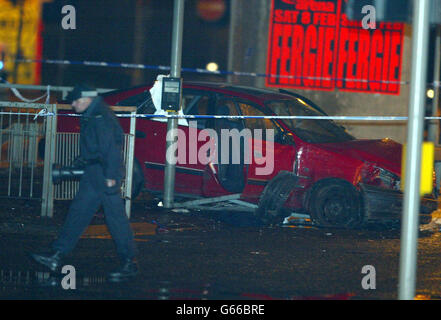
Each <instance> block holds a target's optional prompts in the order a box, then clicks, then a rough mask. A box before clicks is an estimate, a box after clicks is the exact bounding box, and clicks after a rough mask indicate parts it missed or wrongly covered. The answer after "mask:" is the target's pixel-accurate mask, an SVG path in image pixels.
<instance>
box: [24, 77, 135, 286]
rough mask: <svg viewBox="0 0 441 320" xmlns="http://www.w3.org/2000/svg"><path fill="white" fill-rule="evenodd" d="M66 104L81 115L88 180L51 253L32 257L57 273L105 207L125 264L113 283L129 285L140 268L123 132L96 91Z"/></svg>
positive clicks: (78, 90) (83, 91)
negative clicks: (126, 188) (124, 188)
mask: <svg viewBox="0 0 441 320" xmlns="http://www.w3.org/2000/svg"><path fill="white" fill-rule="evenodd" d="M67 100H68V101H69V103H71V104H72V107H73V109H74V110H75V112H76V113H79V114H81V118H80V128H81V129H80V157H81V160H82V162H83V163H84V164H85V167H84V175H83V176H82V178H81V181H80V185H79V190H78V193H77V195H76V196H75V199H74V200H73V202H72V204H71V206H70V208H69V212H68V216H67V219H66V221H65V223H64V226H63V227H62V229H61V231H60V233H59V236H58V238H57V239H56V240H55V241H54V242H53V243H52V245H51V248H50V249H49V250H48V253H34V254H32V257H33V258H34V259H35V260H36V261H37V262H39V263H41V264H43V265H45V266H46V267H48V268H49V269H51V270H52V271H56V270H57V269H58V268H59V267H60V262H61V259H62V258H63V256H65V255H66V254H67V253H69V252H70V251H72V250H73V249H74V247H75V245H76V243H77V241H78V239H79V238H80V236H81V234H82V233H83V232H84V230H85V229H86V227H87V226H88V225H89V223H90V221H91V220H92V218H93V216H94V214H95V212H96V211H97V210H98V209H99V207H100V205H102V206H103V209H104V215H105V220H106V224H107V226H108V228H109V231H110V233H111V235H112V238H113V240H114V242H115V244H116V249H117V253H118V256H119V257H120V259H121V262H122V264H121V268H120V269H118V270H117V271H115V272H112V273H110V274H109V280H110V281H114V282H118V281H123V280H127V279H129V278H132V277H134V276H135V275H136V274H137V273H138V268H137V264H136V262H135V260H134V258H135V251H136V248H135V243H134V239H133V232H132V230H131V228H130V224H129V220H128V218H127V215H126V213H125V209H124V203H123V200H122V198H121V179H122V178H123V161H122V155H123V154H122V148H123V130H122V128H121V126H120V124H119V121H118V119H117V118H116V116H115V114H114V113H113V111H112V110H111V109H110V108H109V106H108V105H107V104H106V103H105V102H104V101H103V99H102V98H101V97H99V96H97V92H96V91H95V89H93V88H92V87H90V86H87V85H78V86H76V87H75V88H74V90H73V91H72V92H71V93H70V94H69V95H68V97H67Z"/></svg>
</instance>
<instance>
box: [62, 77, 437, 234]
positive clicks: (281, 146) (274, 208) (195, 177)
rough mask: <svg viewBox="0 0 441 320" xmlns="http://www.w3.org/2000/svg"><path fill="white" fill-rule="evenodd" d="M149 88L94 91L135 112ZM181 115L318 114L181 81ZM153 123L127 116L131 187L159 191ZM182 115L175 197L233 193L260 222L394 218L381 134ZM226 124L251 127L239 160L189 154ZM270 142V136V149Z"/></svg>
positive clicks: (159, 144) (389, 148)
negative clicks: (372, 136) (131, 135)
mask: <svg viewBox="0 0 441 320" xmlns="http://www.w3.org/2000/svg"><path fill="white" fill-rule="evenodd" d="M149 89H150V87H149V86H139V87H135V88H131V89H127V90H118V91H112V92H109V93H106V94H104V95H103V97H104V99H105V100H106V102H107V103H109V104H110V105H120V106H137V107H138V112H139V113H141V114H152V113H154V112H155V108H154V106H153V104H152V102H151V101H152V99H151V95H150V92H149ZM183 112H184V114H185V115H199V116H204V115H227V114H228V115H244V116H323V115H324V114H325V113H324V112H323V111H322V110H321V109H320V108H319V107H317V106H316V105H314V104H313V103H312V102H311V101H309V100H307V99H306V98H304V97H302V96H300V95H297V94H294V93H289V92H285V91H283V92H276V91H270V90H262V89H255V88H249V87H241V86H234V85H230V84H221V83H205V82H204V83H196V82H184V85H183ZM158 120H159V119H153V118H138V120H137V124H136V142H135V157H136V160H135V168H134V178H133V186H134V190H135V193H137V192H139V191H140V190H141V188H145V189H146V190H148V191H150V192H157V193H161V192H162V191H163V189H164V168H165V155H166V150H165V149H166V142H165V139H166V132H167V123H166V122H164V121H158ZM163 120H164V119H163ZM77 121H78V120H77V119H72V118H64V117H61V119H60V121H59V131H75V130H77V129H75V128H76V127H77ZM187 121H188V122H190V121H192V122H191V123H190V125H189V126H188V125H179V129H180V134H182V137H181V136H180V137H179V140H178V149H177V150H178V153H179V154H180V155H179V159H178V163H177V165H176V180H175V194H176V197H180V196H183V197H192V198H203V197H205V198H206V197H219V196H224V195H229V194H240V200H242V201H246V202H247V203H253V204H256V205H257V206H258V209H257V210H256V214H257V215H258V216H259V217H260V218H261V219H262V221H264V222H266V223H275V222H279V221H282V219H283V218H284V217H286V216H288V215H289V212H293V211H295V212H297V213H304V214H308V215H310V217H311V219H312V221H313V222H315V223H316V224H318V225H321V226H338V227H355V226H359V225H361V224H363V223H366V222H370V221H376V220H396V219H399V218H400V215H401V208H402V198H403V197H402V193H401V192H400V191H399V190H400V172H401V150H402V146H401V144H399V143H396V142H394V141H392V140H390V139H382V140H357V139H355V138H354V137H353V136H351V135H350V134H348V133H347V132H346V131H345V129H344V128H343V127H342V126H340V125H338V124H336V123H334V122H333V121H330V120H299V119H288V120H287V119H262V118H246V119H233V118H229V119H212V118H211V117H206V118H204V117H199V118H197V119H194V120H191V119H187ZM121 122H122V125H123V127H125V128H128V125H129V124H128V120H127V119H124V118H122V119H121ZM233 129H237V130H238V131H239V132H242V130H244V129H250V131H251V132H252V136H251V137H250V136H247V138H245V139H244V140H242V145H240V147H237V146H236V149H234V150H231V149H229V150H230V151H231V153H232V154H233V155H236V156H237V159H240V160H239V161H236V162H234V161H226V162H225V163H224V162H223V161H218V162H219V163H216V162H209V163H206V162H207V161H200V159H199V157H196V155H198V156H200V155H201V154H202V155H205V153H207V156H209V155H208V154H209V153H210V151H213V150H212V149H209V148H208V147H207V141H208V140H207V139H208V138H207V135H206V134H205V135H204V134H202V133H204V130H205V132H206V131H207V130H208V131H209V132H216V133H219V134H221V133H222V130H227V132H228V131H231V130H233ZM256 129H269V130H271V129H272V130H273V131H272V132H273V133H274V134H273V135H272V136H270V135H269V134H268V135H267V136H265V132H269V131H263V135H262V134H261V135H257V134H255V133H256V132H258V130H257V131H256ZM210 130H211V131H210ZM200 134H202V136H203V137H202V138H201V136H200ZM204 137H205V138H206V139H204ZM270 139H273V141H274V144H273V148H271V141H270ZM245 140H247V142H246V143H247V144H246V145H247V148H251V153H250V154H251V155H252V156H251V161H250V159H249V158H247V159H245V158H246V156H245V155H244V153H246V152H244V150H246V148H245V149H244V148H242V146H243V143H244V142H243V141H245ZM222 141H223V140H222V139H218V141H217V142H216V148H219V149H218V150H219V154H220V148H221V145H222V144H225V142H222ZM268 146H269V147H268ZM267 147H268V148H267ZM248 156H249V154H248ZM196 158H198V159H196ZM191 160H193V161H191ZM229 160H231V156H230V158H229ZM246 160H248V161H246ZM264 160H265V161H267V162H266V163H265V161H264ZM270 161H272V163H269V162H270ZM259 169H260V170H259ZM432 203H433V202H427V203H424V205H423V206H422V208H423V210H424V211H425V212H430V211H431V210H433V209H434V207H433V205H432Z"/></svg>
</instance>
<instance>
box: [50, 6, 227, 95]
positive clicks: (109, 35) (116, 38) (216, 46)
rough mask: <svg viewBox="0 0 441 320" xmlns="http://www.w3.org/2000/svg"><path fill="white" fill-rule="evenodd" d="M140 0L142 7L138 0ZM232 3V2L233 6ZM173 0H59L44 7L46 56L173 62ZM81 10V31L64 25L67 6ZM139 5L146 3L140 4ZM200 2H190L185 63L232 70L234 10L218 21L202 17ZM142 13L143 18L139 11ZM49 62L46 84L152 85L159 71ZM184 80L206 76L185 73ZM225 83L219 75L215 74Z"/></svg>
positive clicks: (186, 29) (79, 12)
mask: <svg viewBox="0 0 441 320" xmlns="http://www.w3.org/2000/svg"><path fill="white" fill-rule="evenodd" d="M137 1H138V7H137V6H136V3H137ZM228 2H229V1H227V4H228ZM173 3H174V1H173V0H143V1H142V0H141V1H140V0H124V1H122V0H69V1H65V0H64V1H62V0H58V1H57V0H55V1H54V2H53V3H49V4H45V5H44V10H43V23H44V26H45V27H44V31H43V58H44V59H63V60H72V61H105V62H126V63H142V64H146V65H153V66H157V65H162V66H169V65H170V52H171V40H172V25H173V21H172V19H173ZM65 4H70V5H73V6H74V7H75V9H76V29H75V30H64V29H62V27H61V20H62V18H63V16H64V15H62V14H61V8H62V6H63V5H65ZM139 4H141V5H142V6H141V7H140V6H139ZM196 4H197V0H186V1H185V17H184V39H183V54H182V67H184V68H205V66H206V64H207V63H208V62H210V61H215V62H217V63H218V64H219V67H220V70H226V68H227V52H228V27H229V24H228V17H229V12H228V10H227V11H226V12H225V15H224V17H223V18H222V19H221V20H219V21H217V22H214V23H213V22H206V21H204V20H202V19H201V18H200V17H199V16H198V15H197V10H196ZM137 9H138V10H139V9H141V10H142V11H138V13H140V14H139V15H138V20H137V16H136V10H137ZM135 73H136V72H135V71H134V69H121V68H108V67H87V66H55V65H47V64H46V65H43V74H42V76H43V79H42V83H51V84H54V85H73V84H75V83H78V82H80V81H82V80H88V81H91V82H92V83H94V84H95V85H96V86H98V87H107V88H123V87H129V86H132V85H136V84H141V83H145V82H147V83H151V82H152V81H154V79H155V78H156V75H157V74H158V73H164V72H163V71H157V70H142V71H140V72H139V73H138V74H137V75H136V74H135ZM182 76H183V77H184V79H201V78H202V79H203V78H205V79H206V78H207V76H201V75H198V74H195V73H188V72H186V73H183V74H182ZM209 78H211V79H214V80H220V81H222V80H223V78H222V77H219V76H214V77H213V76H211V77H209Z"/></svg>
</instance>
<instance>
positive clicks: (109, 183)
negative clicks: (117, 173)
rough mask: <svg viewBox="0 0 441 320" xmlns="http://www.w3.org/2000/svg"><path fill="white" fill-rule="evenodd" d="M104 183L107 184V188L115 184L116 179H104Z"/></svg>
mask: <svg viewBox="0 0 441 320" xmlns="http://www.w3.org/2000/svg"><path fill="white" fill-rule="evenodd" d="M106 184H107V187H108V188H111V187H113V186H115V185H116V180H113V179H106Z"/></svg>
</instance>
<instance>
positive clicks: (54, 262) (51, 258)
mask: <svg viewBox="0 0 441 320" xmlns="http://www.w3.org/2000/svg"><path fill="white" fill-rule="evenodd" d="M31 256H32V258H34V260H35V261H37V262H38V263H40V264H42V265H44V266H46V267H48V268H49V269H50V270H51V271H52V272H55V271H56V270H57V269H58V267H59V266H60V263H61V256H62V255H61V252H60V251H52V252H50V253H32V254H31Z"/></svg>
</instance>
